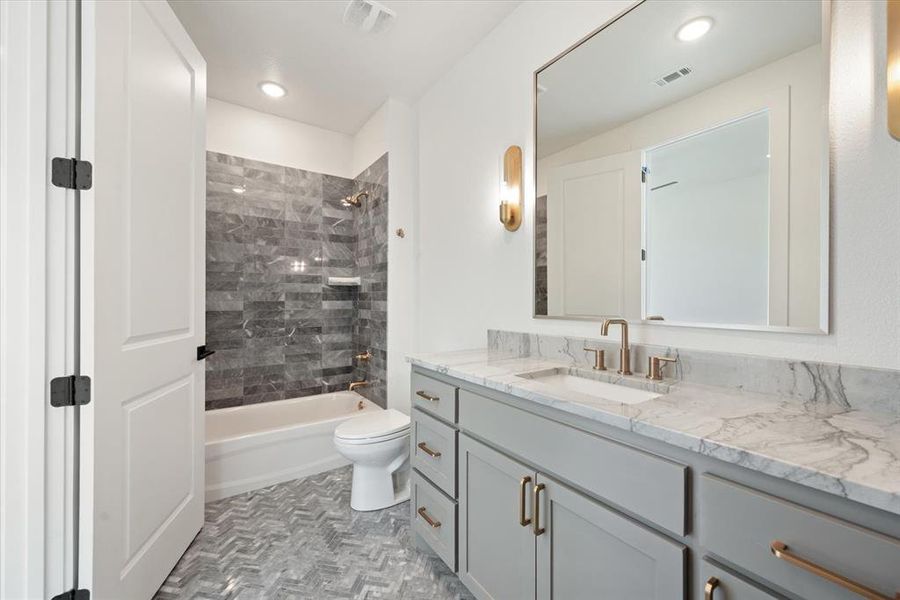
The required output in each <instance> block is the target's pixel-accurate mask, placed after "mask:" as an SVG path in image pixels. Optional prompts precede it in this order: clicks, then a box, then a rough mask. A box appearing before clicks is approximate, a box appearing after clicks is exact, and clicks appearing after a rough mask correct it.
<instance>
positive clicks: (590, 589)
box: [535, 473, 685, 600]
mask: <svg viewBox="0 0 900 600" xmlns="http://www.w3.org/2000/svg"><path fill="white" fill-rule="evenodd" d="M537 485H538V488H539V489H540V486H541V485H543V486H544V487H543V488H542V489H540V491H539V493H538V495H537V505H536V507H535V513H536V514H538V526H539V527H541V528H543V529H544V531H543V533H541V534H540V535H539V536H538V537H537V597H538V599H539V600H550V599H551V598H552V599H554V600H581V599H587V598H641V599H643V600H676V599H678V600H683V599H684V598H685V586H684V569H685V547H684V546H682V545H681V544H678V543H676V542H673V541H671V540H669V539H668V538H666V537H664V536H662V535H660V534H658V533H655V532H654V531H652V530H650V529H648V528H646V527H644V526H642V525H639V524H638V523H636V522H635V521H632V520H631V519H628V518H626V517H624V516H622V515H620V514H618V513H616V512H613V511H612V510H610V509H608V508H606V507H605V506H603V505H602V504H600V503H599V502H596V501H594V500H592V499H590V498H588V497H587V496H584V495H582V494H580V493H578V492H576V491H574V490H572V489H571V488H569V487H566V486H565V485H563V484H561V483H559V482H558V481H555V480H553V479H551V478H549V477H547V476H545V475H543V474H542V473H539V474H538V478H537ZM660 501H661V502H664V501H665V499H664V498H660Z"/></svg>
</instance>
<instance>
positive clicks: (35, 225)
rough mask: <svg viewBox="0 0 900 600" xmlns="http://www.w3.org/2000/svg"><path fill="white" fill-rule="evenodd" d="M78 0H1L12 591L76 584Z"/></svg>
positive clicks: (4, 365)
mask: <svg viewBox="0 0 900 600" xmlns="http://www.w3.org/2000/svg"><path fill="white" fill-rule="evenodd" d="M78 10H79V1H78V0H66V1H65V2H55V1H53V0H32V1H30V2H4V3H0V47H2V48H3V53H2V56H3V57H2V62H0V90H2V94H0V597H10V598H25V597H27V598H41V597H42V598H48V597H52V596H55V595H57V594H60V593H62V592H64V591H66V590H70V589H72V588H73V587H74V584H75V580H74V572H73V571H74V564H75V548H74V534H73V531H74V529H73V527H74V522H73V521H74V519H73V518H72V517H73V516H74V514H75V513H74V511H75V502H76V500H75V498H74V493H73V490H74V486H73V476H74V463H73V462H72V461H71V460H70V457H71V456H72V454H71V451H72V449H73V448H74V443H73V440H74V432H75V427H74V423H75V416H74V413H75V410H76V409H73V408H52V407H50V402H49V396H50V394H49V382H50V379H52V378H53V377H57V376H61V375H68V374H71V373H72V372H73V368H74V366H75V361H76V352H75V335H76V333H75V331H76V330H75V317H76V313H75V306H76V304H75V287H74V282H75V278H74V277H75V262H74V253H73V249H74V247H75V246H74V244H75V236H74V225H75V210H76V209H75V204H74V200H75V197H76V193H75V192H73V191H71V190H64V189H62V188H57V187H54V186H53V185H52V184H51V183H50V168H49V167H50V159H51V158H52V157H55V156H74V155H75V154H74V152H75V151H76V140H77V120H78V119H77V117H78V115H77V110H76V101H77V94H76V93H75V92H76V90H77V88H76V86H77V83H78V79H77V64H76V57H77V36H76V35H74V33H75V32H76V31H77V18H78Z"/></svg>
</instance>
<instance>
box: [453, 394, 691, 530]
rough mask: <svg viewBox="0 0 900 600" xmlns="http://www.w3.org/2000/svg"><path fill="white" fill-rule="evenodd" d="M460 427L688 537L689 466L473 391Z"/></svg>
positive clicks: (463, 403) (462, 407)
mask: <svg viewBox="0 0 900 600" xmlns="http://www.w3.org/2000/svg"><path fill="white" fill-rule="evenodd" d="M459 426H460V428H461V429H464V430H466V431H468V432H471V433H473V434H475V435H476V436H478V437H481V438H483V439H485V440H488V441H489V443H490V444H493V445H496V446H497V447H500V448H504V449H505V450H506V451H508V452H511V453H513V454H516V455H518V456H520V457H522V458H523V459H525V460H526V461H528V462H531V463H532V464H534V465H535V466H537V467H538V468H539V469H541V470H544V471H546V472H548V473H553V474H554V475H555V476H558V477H562V478H564V479H566V480H567V481H569V482H570V483H573V484H574V485H576V486H578V487H580V488H582V489H584V490H586V491H588V492H589V493H591V494H593V495H595V496H597V497H598V498H603V499H606V500H608V501H609V502H611V503H613V504H616V505H618V506H620V507H622V508H623V509H625V510H626V511H629V512H631V513H634V514H636V515H639V516H641V517H643V518H645V519H648V520H649V521H652V522H654V523H656V524H658V525H660V526H661V527H664V528H665V529H668V530H669V531H671V532H673V533H676V534H678V535H684V534H685V533H686V532H685V529H686V527H685V510H686V508H685V506H686V496H687V491H686V490H687V472H688V468H687V467H686V466H685V465H681V464H678V463H675V462H672V461H670V460H668V459H665V458H662V457H660V456H656V455H655V454H650V453H648V452H644V451H643V450H640V449H637V448H633V447H631V446H626V445H624V444H620V443H618V442H614V441H612V440H609V439H606V438H603V437H600V436H598V435H594V434H592V433H588V432H586V431H582V430H580V429H575V428H574V427H570V426H568V425H563V424H562V423H557V422H555V421H551V420H549V419H546V418H544V417H540V416H537V415H535V414H532V413H529V412H527V411H524V410H521V409H518V408H514V407H512V406H509V405H507V404H503V403H502V402H497V401H495V400H491V399H489V398H485V397H483V396H479V395H477V394H474V393H472V392H469V391H468V390H460V391H459Z"/></svg>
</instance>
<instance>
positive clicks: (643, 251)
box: [641, 248, 647, 261]
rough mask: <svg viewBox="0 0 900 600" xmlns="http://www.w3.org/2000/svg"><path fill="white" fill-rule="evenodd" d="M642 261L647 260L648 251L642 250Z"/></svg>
mask: <svg viewBox="0 0 900 600" xmlns="http://www.w3.org/2000/svg"><path fill="white" fill-rule="evenodd" d="M641 260H642V261H643V260H647V249H646V248H641Z"/></svg>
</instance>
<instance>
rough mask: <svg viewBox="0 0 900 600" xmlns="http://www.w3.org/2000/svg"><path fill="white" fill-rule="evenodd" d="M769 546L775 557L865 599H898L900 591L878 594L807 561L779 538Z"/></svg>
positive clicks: (899, 599)
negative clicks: (894, 593)
mask: <svg viewBox="0 0 900 600" xmlns="http://www.w3.org/2000/svg"><path fill="white" fill-rule="evenodd" d="M769 548H770V549H771V550H772V554H774V555H775V557H776V558H779V559H781V560H783V561H785V562H787V563H789V564H791V565H794V566H795V567H798V568H800V569H803V570H804V571H806V572H808V573H812V574H813V575H815V576H816V577H821V578H822V579H825V580H826V581H830V582H831V583H834V584H836V585H839V586H841V587H842V588H844V589H845V590H850V591H851V592H853V593H854V594H856V595H858V596H861V597H863V598H866V599H867V600H900V592H897V594H896V595H895V596H894V597H893V598H891V597H890V596H885V595H883V594H880V593H878V592H876V591H875V590H873V589H872V588H868V587H866V586H864V585H862V584H860V583H856V582H855V581H853V580H851V579H847V578H846V577H844V576H843V575H839V574H838V573H835V572H834V571H830V570H828V569H826V568H825V567H822V566H820V565H817V564H816V563H814V562H812V561H809V560H807V559H805V558H803V557H801V556H797V555H796V554H794V553H793V552H791V551H790V550H789V549H788V547H787V544H785V543H784V542H781V541H779V540H775V541H774V542H772V544H771V546H770V547H769Z"/></svg>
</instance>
